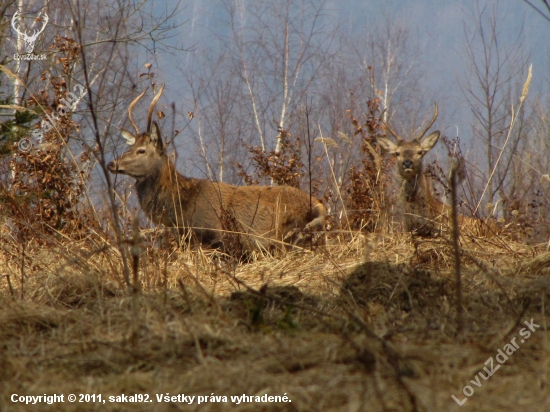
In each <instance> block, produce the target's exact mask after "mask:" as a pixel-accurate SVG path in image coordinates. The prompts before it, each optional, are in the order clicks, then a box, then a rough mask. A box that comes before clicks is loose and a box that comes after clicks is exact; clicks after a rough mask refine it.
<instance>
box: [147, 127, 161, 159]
mask: <svg viewBox="0 0 550 412" xmlns="http://www.w3.org/2000/svg"><path fill="white" fill-rule="evenodd" d="M152 126H153V127H151V134H150V135H149V139H151V143H153V145H155V147H156V148H157V150H158V152H159V153H162V152H163V151H164V142H163V141H162V136H161V135H160V127H159V125H158V124H157V122H153V125H152Z"/></svg>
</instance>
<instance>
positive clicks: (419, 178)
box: [403, 172, 431, 203]
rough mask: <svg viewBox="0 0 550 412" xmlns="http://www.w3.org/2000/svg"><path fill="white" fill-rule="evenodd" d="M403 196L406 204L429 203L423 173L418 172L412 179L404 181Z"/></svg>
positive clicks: (428, 192) (426, 184)
mask: <svg viewBox="0 0 550 412" xmlns="http://www.w3.org/2000/svg"><path fill="white" fill-rule="evenodd" d="M403 194H404V198H405V201H406V202H407V203H418V202H422V201H429V199H430V197H431V194H430V191H429V190H428V182H427V180H426V176H425V175H424V173H422V172H420V173H419V174H417V175H416V176H415V177H414V178H412V179H409V180H404V182H403Z"/></svg>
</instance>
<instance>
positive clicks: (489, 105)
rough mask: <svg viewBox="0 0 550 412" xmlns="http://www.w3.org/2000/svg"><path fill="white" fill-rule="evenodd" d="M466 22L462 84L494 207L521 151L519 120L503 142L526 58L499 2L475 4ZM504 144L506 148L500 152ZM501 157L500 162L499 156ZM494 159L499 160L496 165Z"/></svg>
mask: <svg viewBox="0 0 550 412" xmlns="http://www.w3.org/2000/svg"><path fill="white" fill-rule="evenodd" d="M470 21H471V22H472V24H471V25H469V24H468V23H467V22H464V36H465V39H466V47H465V51H466V62H467V64H468V67H469V71H467V72H466V73H464V77H463V78H461V79H460V82H461V88H462V91H463V93H464V95H465V96H466V98H467V100H468V103H469V104H470V107H471V110H472V113H473V116H474V119H473V124H472V126H473V133H474V137H475V139H476V140H481V141H482V142H483V146H484V156H485V159H486V165H487V166H486V169H485V171H484V172H485V173H484V174H485V176H486V179H487V182H486V185H487V191H486V192H487V201H488V203H489V204H493V202H494V199H495V195H496V194H497V192H499V191H502V189H503V186H504V185H505V182H506V180H507V179H508V178H510V177H511V174H512V170H513V168H511V162H512V161H513V156H514V155H515V154H516V153H517V152H518V150H519V148H520V146H519V144H520V137H521V134H522V132H523V129H522V127H521V126H522V124H523V123H522V122H521V119H523V115H522V117H520V122H519V125H520V127H518V128H516V129H515V130H513V132H514V134H513V136H511V138H509V139H506V137H507V136H508V131H509V127H510V124H511V118H512V110H513V106H512V105H513V104H515V102H519V97H520V95H521V85H522V82H523V80H524V79H525V75H526V73H527V68H528V62H529V52H528V51H526V47H525V44H524V38H523V25H521V26H519V27H518V28H517V31H516V32H515V33H513V34H512V33H510V25H509V24H507V19H506V15H503V14H502V13H501V11H500V9H499V4H498V2H496V3H494V4H492V5H491V6H489V5H485V6H483V7H482V6H480V3H479V1H478V2H476V3H475V4H474V6H473V8H472V10H471V16H470ZM504 26H506V27H507V29H508V30H507V34H508V37H509V39H512V42H511V45H510V46H509V47H505V46H504V45H503V44H505V42H504V38H503V37H504V34H503V32H502V31H501V29H500V28H501V27H504ZM505 141H506V145H507V147H504V143H505ZM500 152H503V156H500V155H499V154H500ZM497 157H500V158H501V160H500V162H499V163H498V164H497V163H496V159H497ZM501 197H502V196H501Z"/></svg>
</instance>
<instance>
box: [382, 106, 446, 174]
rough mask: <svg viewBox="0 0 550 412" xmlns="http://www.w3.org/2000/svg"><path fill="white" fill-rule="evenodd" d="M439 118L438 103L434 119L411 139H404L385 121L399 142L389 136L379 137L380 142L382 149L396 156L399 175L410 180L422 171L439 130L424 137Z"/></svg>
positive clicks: (389, 130) (437, 137) (387, 128)
mask: <svg viewBox="0 0 550 412" xmlns="http://www.w3.org/2000/svg"><path fill="white" fill-rule="evenodd" d="M436 118H437V105H435V109H434V115H433V117H432V120H431V121H430V123H429V124H428V126H427V127H426V128H424V131H423V132H422V133H421V134H420V135H418V136H417V137H415V138H413V139H411V140H404V139H402V138H401V137H399V136H398V135H397V133H395V132H394V131H393V130H392V129H391V128H390V127H389V126H388V125H387V124H386V123H385V122H384V121H382V123H384V126H385V127H386V130H387V131H388V132H390V134H391V135H393V137H395V139H396V141H397V144H396V143H394V142H392V141H391V140H390V139H388V138H387V137H379V138H378V139H377V142H378V144H379V145H380V147H382V149H384V150H385V151H387V152H389V153H390V154H392V155H393V156H395V158H396V164H397V170H398V171H399V175H400V176H401V177H402V178H403V179H405V180H408V181H411V180H414V179H416V178H417V176H418V175H419V174H421V173H422V159H423V158H424V156H425V155H426V153H428V152H429V151H430V150H431V149H432V148H433V147H434V146H435V144H436V143H437V140H438V139H439V131H436V132H433V133H431V134H429V135H428V136H426V137H425V138H424V139H422V137H423V136H424V135H425V134H426V132H427V131H428V130H429V129H430V127H432V125H433V124H434V122H435V119H436Z"/></svg>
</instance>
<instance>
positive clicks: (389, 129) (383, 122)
mask: <svg viewBox="0 0 550 412" xmlns="http://www.w3.org/2000/svg"><path fill="white" fill-rule="evenodd" d="M385 111H386V109H384V112H385ZM384 112H382V114H383V113H384ZM380 120H382V124H383V125H384V127H385V128H386V130H387V131H388V132H390V133H391V135H392V136H393V137H395V138H396V139H397V143H399V142H401V141H402V140H403V139H401V138H400V137H399V135H398V134H397V133H395V132H394V131H393V130H392V129H391V127H390V126H389V125H388V124H387V123H386V122H385V121H384V120H383V119H382V118H380Z"/></svg>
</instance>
